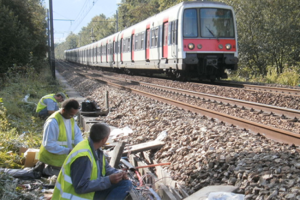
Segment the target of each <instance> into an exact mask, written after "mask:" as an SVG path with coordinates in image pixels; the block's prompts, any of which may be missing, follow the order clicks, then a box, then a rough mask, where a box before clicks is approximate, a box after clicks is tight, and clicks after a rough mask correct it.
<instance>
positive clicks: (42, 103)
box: [36, 94, 57, 113]
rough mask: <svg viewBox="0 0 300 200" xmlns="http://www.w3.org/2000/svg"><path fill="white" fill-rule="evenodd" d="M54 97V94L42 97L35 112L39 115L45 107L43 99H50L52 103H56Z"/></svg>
mask: <svg viewBox="0 0 300 200" xmlns="http://www.w3.org/2000/svg"><path fill="white" fill-rule="evenodd" d="M54 95H55V94H48V95H45V96H43V97H42V98H41V99H40V100H39V103H38V105H37V107H36V112H37V113H39V112H41V111H42V110H43V109H44V108H46V107H47V105H46V104H45V103H44V100H45V99H52V100H53V101H55V102H56V103H57V101H56V99H55V98H54Z"/></svg>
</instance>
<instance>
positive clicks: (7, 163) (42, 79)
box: [0, 62, 62, 168]
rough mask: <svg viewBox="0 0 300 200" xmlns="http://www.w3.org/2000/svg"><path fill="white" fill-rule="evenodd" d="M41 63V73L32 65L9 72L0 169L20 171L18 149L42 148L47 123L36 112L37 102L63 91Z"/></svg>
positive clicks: (0, 111)
mask: <svg viewBox="0 0 300 200" xmlns="http://www.w3.org/2000/svg"><path fill="white" fill-rule="evenodd" d="M39 64H40V65H42V66H43V68H41V69H42V70H41V72H40V73H36V71H35V68H34V67H33V66H27V67H25V68H24V69H22V68H21V67H17V66H14V67H13V68H11V69H10V70H9V73H8V75H7V81H6V83H5V87H4V88H1V91H0V98H2V99H3V103H0V134H1V138H0V149H1V151H0V157H1V159H0V168H1V167H8V168H20V167H21V166H20V156H19V155H18V153H19V148H20V147H26V148H39V147H40V145H41V141H42V135H43V134H42V133H43V124H44V122H45V121H44V120H42V119H40V118H39V117H38V116H37V114H36V112H35V109H36V105H37V102H38V101H39V99H40V98H41V97H42V96H44V95H45V94H49V93H55V92H57V91H62V89H61V87H60V85H59V84H58V83H57V81H55V80H54V79H53V78H52V77H51V73H50V67H49V65H47V64H46V63H42V62H41V63H39ZM20 69H22V70H20ZM49 83H50V84H49ZM53 83H55V84H53ZM26 95H28V99H27V101H25V99H24V98H25V96H26ZM8 152H9V153H8Z"/></svg>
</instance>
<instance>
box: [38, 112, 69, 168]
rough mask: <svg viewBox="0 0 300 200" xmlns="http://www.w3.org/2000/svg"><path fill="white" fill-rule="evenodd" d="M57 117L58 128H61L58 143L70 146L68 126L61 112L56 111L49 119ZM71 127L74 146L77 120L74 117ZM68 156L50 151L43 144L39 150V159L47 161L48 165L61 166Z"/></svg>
mask: <svg viewBox="0 0 300 200" xmlns="http://www.w3.org/2000/svg"><path fill="white" fill-rule="evenodd" d="M53 118H54V119H56V121H57V123H58V128H59V134H58V139H57V144H58V145H60V146H64V147H68V143H67V139H68V138H67V132H66V127H65V123H64V120H63V117H62V115H61V114H60V113H59V111H56V112H55V113H53V114H52V115H50V117H49V118H48V119H47V120H49V119H53ZM71 129H72V147H74V146H75V144H74V138H75V121H74V119H73V118H71ZM66 157H67V154H54V153H50V152H49V151H47V150H46V148H45V147H44V146H43V144H42V145H41V147H40V151H39V156H38V158H39V160H40V161H41V162H43V163H46V164H48V165H52V166H55V167H61V166H62V165H63V163H64V161H65V159H66Z"/></svg>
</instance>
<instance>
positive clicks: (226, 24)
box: [200, 8, 234, 38]
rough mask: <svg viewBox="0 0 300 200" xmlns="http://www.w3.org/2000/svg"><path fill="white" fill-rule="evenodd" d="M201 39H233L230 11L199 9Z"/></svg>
mask: <svg viewBox="0 0 300 200" xmlns="http://www.w3.org/2000/svg"><path fill="white" fill-rule="evenodd" d="M200 20H201V21H200V26H201V37H210V38H212V37H215V38H234V23H233V15H232V12H231V10H227V9H216V8H202V9H200Z"/></svg>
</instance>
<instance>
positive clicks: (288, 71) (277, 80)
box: [228, 66, 300, 86]
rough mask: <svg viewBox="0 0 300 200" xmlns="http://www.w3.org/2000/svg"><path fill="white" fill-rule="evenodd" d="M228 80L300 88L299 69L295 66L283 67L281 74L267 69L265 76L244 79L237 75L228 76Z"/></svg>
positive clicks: (272, 69)
mask: <svg viewBox="0 0 300 200" xmlns="http://www.w3.org/2000/svg"><path fill="white" fill-rule="evenodd" d="M228 80H232V81H239V82H253V83H267V84H278V85H288V86H300V69H299V67H296V66H291V67H285V68H284V69H283V73H280V74H278V73H277V71H276V70H275V68H271V67H270V68H269V69H268V74H267V75H266V76H252V77H249V78H245V77H243V76H239V75H237V74H232V75H229V78H228Z"/></svg>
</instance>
